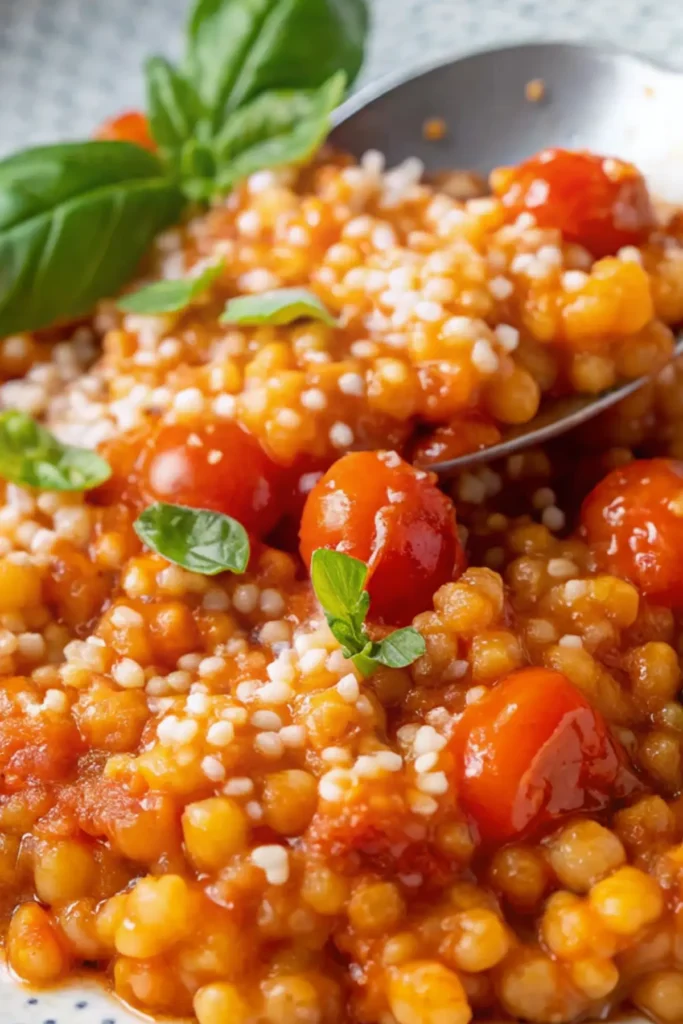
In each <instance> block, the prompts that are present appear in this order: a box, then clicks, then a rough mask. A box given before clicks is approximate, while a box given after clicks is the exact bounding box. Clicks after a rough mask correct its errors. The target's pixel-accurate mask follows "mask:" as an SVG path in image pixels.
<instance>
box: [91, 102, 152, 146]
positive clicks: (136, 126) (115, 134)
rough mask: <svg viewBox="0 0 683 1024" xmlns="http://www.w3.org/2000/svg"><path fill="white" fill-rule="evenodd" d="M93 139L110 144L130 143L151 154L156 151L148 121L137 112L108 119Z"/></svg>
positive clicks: (132, 111) (130, 111) (127, 112)
mask: <svg viewBox="0 0 683 1024" xmlns="http://www.w3.org/2000/svg"><path fill="white" fill-rule="evenodd" d="M95 138H96V139H101V140H104V141H110V142H132V143H134V144H135V145H136V146H141V147H142V148H143V149H148V150H149V151H150V152H151V153H156V151H157V144H156V142H155V141H154V139H153V138H152V135H151V133H150V130H149V121H148V120H147V118H146V117H145V115H144V114H142V113H140V112H139V111H137V110H129V111H126V113H124V114H119V115H118V116H116V117H111V118H109V120H108V121H105V122H104V123H103V124H102V125H100V127H99V128H98V129H97V132H96V133H95Z"/></svg>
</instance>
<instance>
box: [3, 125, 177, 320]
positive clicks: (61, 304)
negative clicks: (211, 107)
mask: <svg viewBox="0 0 683 1024" xmlns="http://www.w3.org/2000/svg"><path fill="white" fill-rule="evenodd" d="M181 208H182V195H181V193H180V191H179V190H178V188H177V187H176V186H175V185H174V184H173V183H172V182H171V181H170V180H168V179H167V178H166V177H164V172H163V168H162V164H161V162H160V161H159V159H158V158H157V157H156V156H155V155H154V154H153V153H149V152H147V151H145V150H143V149H141V148H140V147H139V146H133V145H129V144H128V143H123V142H85V143H71V144H67V145H59V146H45V147H41V148H39V149H33V150H27V151H26V152H24V153H20V154H17V155H16V156H13V157H9V158H8V159H7V160H4V161H0V336H3V335H7V334H12V333H14V332H17V331H24V330H36V329H38V328H40V327H46V326H48V325H51V324H53V323H55V322H57V321H60V320H69V319H74V318H76V317H79V316H82V315H84V314H85V313H88V312H89V311H90V310H91V309H92V307H93V306H94V304H95V303H96V302H97V300H98V299H100V298H102V297H103V296H105V295H111V294H112V293H115V292H117V291H118V290H119V289H120V288H121V287H122V286H123V285H124V284H125V282H126V281H127V280H128V278H129V277H130V275H131V274H132V272H133V271H134V270H135V268H136V266H137V265H138V263H139V261H140V259H141V258H142V256H143V254H144V252H145V250H146V249H147V247H148V246H149V244H150V242H151V241H152V239H153V237H154V235H155V234H156V233H157V232H158V231H159V230H161V229H162V228H164V227H166V226H168V225H169V224H171V223H173V222H174V221H175V220H177V218H178V216H179V213H180V210H181Z"/></svg>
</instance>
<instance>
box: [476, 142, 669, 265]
mask: <svg viewBox="0 0 683 1024" xmlns="http://www.w3.org/2000/svg"><path fill="white" fill-rule="evenodd" d="M491 187H492V189H493V191H494V193H495V194H496V195H497V196H499V198H500V199H501V200H502V202H503V205H504V206H506V207H507V208H508V209H509V210H510V212H511V213H512V214H513V216H517V215H519V214H520V213H523V212H525V211H528V212H529V213H532V214H533V215H534V217H535V218H536V223H537V224H538V225H539V226H540V227H543V228H559V230H560V231H561V232H562V234H563V235H564V237H565V239H566V240H567V241H569V242H578V243H579V244H580V245H583V246H585V247H586V248H587V249H589V250H590V252H592V253H593V255H594V256H608V255H610V254H614V253H616V252H617V250H618V249H620V248H621V246H622V245H638V244H640V243H641V242H643V241H644V240H645V238H646V236H647V234H648V232H649V231H650V230H651V229H652V227H653V226H654V223H655V219H654V213H653V210H652V206H651V204H650V197H649V195H648V191H647V186H646V184H645V180H644V179H643V177H642V175H641V174H640V172H639V171H638V170H637V169H636V168H635V167H634V166H633V164H628V163H624V162H623V161H621V160H615V159H613V158H612V157H602V156H595V155H594V154H592V153H582V152H572V151H571V150H567V149H544V150H542V151H541V152H540V153H538V154H536V156H532V157H530V159H529V160H525V161H524V163H521V164H519V165H518V166H517V167H502V168H499V169H498V170H496V171H494V172H493V174H492V175H491Z"/></svg>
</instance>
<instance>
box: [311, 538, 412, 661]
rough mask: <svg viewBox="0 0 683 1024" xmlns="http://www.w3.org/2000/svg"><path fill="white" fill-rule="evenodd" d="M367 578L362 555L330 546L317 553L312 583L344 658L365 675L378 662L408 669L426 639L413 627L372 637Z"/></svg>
mask: <svg viewBox="0 0 683 1024" xmlns="http://www.w3.org/2000/svg"><path fill="white" fill-rule="evenodd" d="M367 578H368V567H367V565H366V564H365V562H361V561H360V560H359V559H358V558H352V557H351V556H350V555H345V554H343V552H341V551H329V550H327V549H326V548H318V549H317V551H314V552H313V557H312V558H311V583H312V584H313V590H314V591H315V595H316V597H317V598H318V601H320V604H321V605H322V609H323V611H324V613H325V618H326V619H327V623H328V625H329V627H330V629H331V630H332V633H333V635H334V636H335V637H336V639H337V640H338V641H339V643H340V644H341V648H342V653H343V654H344V657H346V658H350V659H351V660H352V661H353V663H354V665H355V666H356V668H357V669H358V670H359V671H360V672H362V674H363V675H364V676H369V675H371V674H372V673H373V672H374V671H375V669H376V668H377V666H378V665H387V666H388V667H389V668H405V667H406V666H407V665H411V664H412V663H413V662H414V661H415V660H416V659H417V658H419V657H421V656H422V655H423V654H424V653H425V650H426V647H425V642H424V638H423V637H422V635H421V634H420V633H418V631H417V630H416V629H413V627H412V626H407V627H406V628H404V629H397V630H395V632H393V633H390V634H389V636H387V637H385V638H384V639H383V640H379V641H373V640H371V639H370V637H369V636H368V634H367V633H366V631H365V628H364V625H363V624H364V622H365V617H366V615H367V613H368V609H369V607H370V595H369V594H368V592H367V590H365V589H364V588H365V583H366V581H367Z"/></svg>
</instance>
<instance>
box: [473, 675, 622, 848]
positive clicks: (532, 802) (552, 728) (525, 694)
mask: <svg viewBox="0 0 683 1024" xmlns="http://www.w3.org/2000/svg"><path fill="white" fill-rule="evenodd" d="M453 750H454V752H455V757H456V765H457V768H456V771H457V772H458V787H459V788H458V791H459V794H460V801H461V804H462V807H463V808H464V809H465V810H466V811H467V812H468V813H469V814H471V815H472V817H473V818H474V820H475V821H476V823H477V825H478V827H479V830H480V832H481V835H482V837H483V838H484V839H485V840H487V841H489V842H503V841H505V840H509V839H512V838H514V837H516V836H519V835H523V834H525V833H528V832H529V831H530V830H532V829H534V828H538V827H539V826H540V825H545V826H546V827H547V826H548V825H549V824H550V823H551V822H552V821H554V820H556V819H559V818H562V817H563V816H565V815H567V814H569V813H571V812H576V811H586V810H597V809H599V808H600V807H602V806H604V805H605V804H606V803H607V801H608V800H609V797H610V794H611V792H612V790H613V787H614V784H615V782H616V780H617V776H618V774H619V769H620V765H621V763H622V761H621V758H620V755H619V754H618V752H617V746H616V744H615V742H614V741H613V740H612V738H611V737H610V735H609V732H608V730H607V726H606V725H605V722H604V720H603V718H602V716H601V715H600V714H598V712H597V711H595V710H594V709H593V708H592V707H591V705H590V704H589V703H588V701H587V700H586V699H585V697H583V695H582V694H581V693H580V692H579V690H577V689H576V687H575V686H573V685H572V684H571V683H570V682H569V680H568V679H567V678H566V676H564V675H562V674H561V673H559V672H551V671H549V670H548V669H544V668H527V669H522V670H521V671H519V672H515V673H513V674H512V675H510V676H508V677H507V678H506V679H503V680H502V681H501V682H500V683H498V685H497V686H496V687H495V688H494V689H493V690H492V691H491V692H490V693H489V694H488V695H487V696H485V697H483V698H482V699H481V700H480V701H477V702H476V703H475V704H472V705H470V706H469V707H468V708H467V709H466V710H465V712H464V714H463V716H462V718H461V719H460V721H459V722H458V724H457V726H456V730H455V734H454V739H453Z"/></svg>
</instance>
